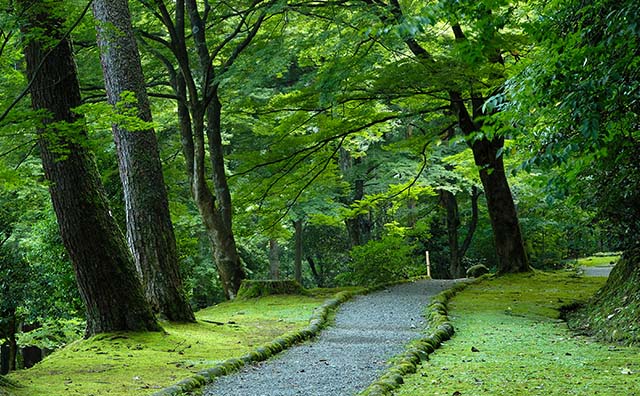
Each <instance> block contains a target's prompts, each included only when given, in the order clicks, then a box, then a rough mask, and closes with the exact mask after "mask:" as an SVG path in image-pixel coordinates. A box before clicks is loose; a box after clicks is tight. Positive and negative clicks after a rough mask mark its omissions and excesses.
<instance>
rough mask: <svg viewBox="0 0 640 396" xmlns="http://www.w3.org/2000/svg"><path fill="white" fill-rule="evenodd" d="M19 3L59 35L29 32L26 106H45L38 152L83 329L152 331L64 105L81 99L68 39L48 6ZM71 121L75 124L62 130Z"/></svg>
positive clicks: (90, 161)
mask: <svg viewBox="0 0 640 396" xmlns="http://www.w3.org/2000/svg"><path fill="white" fill-rule="evenodd" d="M21 3H23V5H24V8H25V9H27V10H28V12H26V13H25V16H26V18H27V20H28V23H29V26H25V27H24V29H25V30H26V31H27V32H31V31H35V30H37V31H38V35H41V34H43V33H44V34H46V35H47V36H50V37H51V38H52V39H53V40H56V41H59V43H58V44H57V45H56V46H55V47H53V48H51V42H50V40H48V41H47V42H43V41H42V40H43V39H41V38H36V39H32V40H30V41H29V42H28V43H27V45H26V49H25V58H26V61H27V73H28V75H29V78H30V79H31V80H32V86H31V101H32V104H33V107H34V109H36V110H46V111H47V112H48V113H49V116H48V117H47V118H46V119H44V120H43V124H44V125H43V127H42V128H41V129H40V130H39V146H40V154H41V157H42V164H43V168H44V171H45V177H46V179H47V181H48V182H49V191H50V193H51V200H52V202H53V207H54V210H55V213H56V217H57V218H58V225H59V227H60V233H61V235H62V240H63V243H64V245H65V247H66V249H67V251H68V252H69V256H70V258H71V261H72V263H73V267H74V270H75V274H76V279H77V281H78V287H79V290H80V295H81V297H82V299H83V301H84V304H85V306H86V310H87V315H86V316H87V333H86V334H87V335H92V334H96V333H100V332H109V331H119V330H133V331H147V330H153V331H157V330H160V327H159V326H158V324H157V322H156V321H155V318H154V317H153V314H152V312H151V309H150V307H149V305H148V303H147V302H146V300H145V298H144V293H143V290H142V287H141V284H140V279H139V278H138V276H137V273H136V269H135V265H134V262H133V257H132V256H131V252H130V251H129V249H128V247H127V244H126V241H125V238H124V235H123V234H122V232H121V231H120V229H119V228H118V226H117V224H116V222H115V220H114V218H113V217H112V216H111V213H110V212H109V207H108V204H107V199H106V196H105V193H104V190H103V186H102V183H101V180H100V175H99V173H98V169H97V167H96V164H95V161H94V158H93V156H92V155H91V153H90V152H89V151H88V150H87V144H86V142H85V140H86V132H85V130H84V126H83V120H82V119H79V117H78V116H77V115H75V114H74V113H73V112H72V111H71V109H72V108H74V107H76V106H78V105H80V104H81V100H80V89H79V86H78V80H77V74H76V69H75V63H74V59H73V53H72V51H71V45H70V43H69V42H68V41H67V40H66V39H64V38H63V37H62V35H61V34H60V31H59V29H60V28H61V26H60V25H61V24H60V21H58V20H55V19H53V18H52V17H51V15H50V14H49V10H48V9H46V8H40V9H37V8H39V7H37V8H36V7H34V6H33V4H32V3H31V2H27V1H26V0H23V1H21ZM44 7H46V5H45V6H44ZM45 54H47V56H46V57H45ZM60 122H62V123H67V124H66V126H65V127H63V128H59V127H58V126H57V125H55V123H60ZM72 123H74V124H75V125H74V127H75V129H76V130H75V131H74V133H71V134H70V133H69V128H70V127H71V125H72Z"/></svg>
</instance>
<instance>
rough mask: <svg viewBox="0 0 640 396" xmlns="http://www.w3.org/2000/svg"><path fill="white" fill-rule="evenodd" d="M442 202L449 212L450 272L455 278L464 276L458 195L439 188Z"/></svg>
mask: <svg viewBox="0 0 640 396" xmlns="http://www.w3.org/2000/svg"><path fill="white" fill-rule="evenodd" d="M439 195H440V202H441V203H442V206H443V207H444V208H445V210H446V212H447V219H446V220H447V221H446V223H447V236H448V239H449V274H450V275H451V276H452V277H453V278H462V277H464V268H462V257H460V256H459V254H458V253H459V247H458V228H459V227H460V215H459V214H458V200H457V199H456V196H455V195H454V194H453V193H452V192H451V191H447V190H439Z"/></svg>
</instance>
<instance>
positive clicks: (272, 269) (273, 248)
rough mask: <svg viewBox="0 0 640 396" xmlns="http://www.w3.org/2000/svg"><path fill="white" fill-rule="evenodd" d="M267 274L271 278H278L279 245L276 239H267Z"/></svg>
mask: <svg viewBox="0 0 640 396" xmlns="http://www.w3.org/2000/svg"><path fill="white" fill-rule="evenodd" d="M269 275H270V278H271V279H273V280H278V279H280V245H279V244H278V241H277V240H276V239H273V238H271V239H269Z"/></svg>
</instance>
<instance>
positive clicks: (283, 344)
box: [151, 277, 424, 396]
mask: <svg viewBox="0 0 640 396" xmlns="http://www.w3.org/2000/svg"><path fill="white" fill-rule="evenodd" d="M418 279H424V278H422V277H417V278H412V279H408V280H402V281H397V282H390V283H385V284H380V285H376V286H373V287H370V288H366V289H364V290H362V291H359V292H355V291H344V292H339V293H337V294H336V295H335V296H334V297H333V298H330V299H328V300H327V301H325V302H324V303H323V304H322V305H321V306H320V307H319V308H318V309H317V311H316V312H314V313H313V314H312V315H311V318H310V319H309V325H308V326H307V327H305V328H304V329H302V330H299V331H297V332H293V333H289V334H287V335H284V336H281V337H278V338H276V339H275V340H273V341H271V342H269V343H267V344H265V345H263V346H260V347H258V348H256V349H254V350H253V351H251V352H249V353H247V354H246V355H244V356H241V357H240V358H230V359H227V360H225V361H224V362H222V363H219V364H216V365H215V366H213V367H211V368H208V369H205V370H202V371H200V372H198V373H197V374H195V375H193V376H191V377H188V378H185V379H183V380H181V381H179V382H178V383H176V384H174V385H171V386H169V387H168V388H164V389H162V390H160V391H158V392H155V393H153V394H152V395H151V396H179V395H182V394H184V393H186V392H191V391H193V390H195V389H198V388H201V387H203V386H205V385H207V384H209V383H211V382H213V381H214V380H215V379H216V378H218V377H221V376H224V375H228V374H231V373H234V372H236V371H238V370H240V369H241V368H242V367H244V366H245V365H247V364H250V363H255V362H261V361H263V360H267V359H269V358H270V357H272V356H274V355H276V354H278V353H280V352H282V351H284V350H285V349H288V348H290V347H291V346H293V345H296V344H299V343H301V342H303V341H306V340H308V339H310V338H312V337H314V336H316V335H318V334H319V333H320V330H322V328H323V327H324V326H325V325H326V324H327V318H328V317H329V314H330V313H331V312H333V311H335V310H336V309H337V308H338V307H339V306H340V305H341V304H342V303H344V302H346V301H348V300H350V299H351V298H352V297H354V296H356V295H361V294H368V293H371V292H374V291H378V290H382V289H384V288H387V287H390V286H394V285H398V284H402V283H406V282H413V281H415V280H418Z"/></svg>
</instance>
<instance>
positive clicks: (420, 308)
mask: <svg viewBox="0 0 640 396" xmlns="http://www.w3.org/2000/svg"><path fill="white" fill-rule="evenodd" d="M453 282H454V281H449V280H422V281H417V282H414V283H406V284H402V285H398V286H393V287H391V288H389V289H386V290H383V291H379V292H375V293H371V294H368V295H365V296H357V297H355V298H354V299H352V300H350V301H349V302H347V303H345V304H343V305H342V306H341V307H340V309H339V310H338V312H337V313H336V318H335V322H334V324H332V325H331V327H329V328H327V329H325V330H323V331H322V332H321V334H320V335H319V336H318V337H317V338H315V339H314V340H312V341H309V342H307V343H305V344H302V345H298V346H294V347H292V348H290V349H288V350H286V351H284V352H283V353H281V354H279V355H277V356H276V357H274V358H272V359H270V360H267V361H265V362H261V363H257V364H255V365H252V366H248V367H245V368H244V369H242V370H241V371H239V372H238V373H235V374H232V375H229V376H226V377H221V378H219V379H218V380H216V381H215V382H213V383H212V384H210V385H208V386H206V387H205V388H204V395H206V396H234V395H238V396H240V395H241V396H292V395H304V396H315V395H317V396H343V395H344V396H346V395H354V394H356V393H357V392H359V391H362V390H363V389H364V388H366V387H367V385H369V384H370V383H371V382H373V381H374V380H375V379H376V378H377V377H378V376H379V375H380V374H381V373H382V371H383V370H384V369H385V367H386V361H387V360H388V359H389V358H391V357H392V356H394V355H397V354H399V353H401V352H402V351H403V349H404V348H403V347H404V345H405V344H406V343H408V342H409V341H411V340H413V339H416V338H419V337H420V335H421V333H422V330H424V329H425V326H426V321H425V319H424V317H423V313H424V309H425V307H426V305H427V304H428V303H429V300H430V298H431V297H432V296H434V295H436V294H438V293H440V292H441V291H442V290H444V289H446V288H448V287H450V286H451V285H452V284H453Z"/></svg>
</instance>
